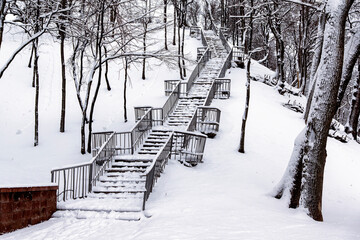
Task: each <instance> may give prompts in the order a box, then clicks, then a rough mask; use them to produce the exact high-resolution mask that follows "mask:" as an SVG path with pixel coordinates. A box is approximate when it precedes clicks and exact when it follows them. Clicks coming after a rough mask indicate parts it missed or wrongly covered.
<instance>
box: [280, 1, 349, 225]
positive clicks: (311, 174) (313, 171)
mask: <svg viewBox="0 0 360 240" xmlns="http://www.w3.org/2000/svg"><path fill="white" fill-rule="evenodd" d="M353 2H354V1H353V0H350V1H349V0H342V1H328V2H326V4H325V8H324V11H325V14H326V15H327V20H326V24H325V32H324V43H323V48H322V55H321V60H320V63H319V66H318V68H317V72H316V74H315V79H314V80H315V84H316V85H315V90H314V96H313V100H312V104H311V107H310V113H309V118H308V121H307V124H306V127H305V128H304V130H303V131H302V132H301V133H300V134H299V135H298V137H297V139H296V140H295V146H294V149H293V153H292V156H291V158H290V161H289V164H288V167H287V169H286V171H285V174H284V176H283V178H282V180H281V181H280V183H279V184H278V186H277V187H276V189H275V193H274V196H275V197H276V198H286V199H287V200H288V204H289V207H291V208H297V207H298V206H302V207H303V208H305V209H306V211H307V214H308V215H309V216H310V217H312V218H313V219H315V220H317V221H322V220H323V216H322V190H323V177H324V167H325V160H326V144H327V135H328V131H329V128H330V123H331V121H332V118H333V116H334V114H335V112H336V99H337V94H338V90H339V86H340V81H341V71H342V66H343V56H344V41H345V40H344V37H345V23H346V18H347V16H348V12H349V9H350V7H351V6H352V4H353Z"/></svg>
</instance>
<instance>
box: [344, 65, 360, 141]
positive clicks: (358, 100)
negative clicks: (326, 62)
mask: <svg viewBox="0 0 360 240" xmlns="http://www.w3.org/2000/svg"><path fill="white" fill-rule="evenodd" d="M359 88H360V58H359V59H358V77H357V81H356V85H355V86H354V90H353V92H352V98H351V107H350V113H349V117H348V120H347V124H346V127H345V132H346V133H347V134H351V135H352V136H353V138H354V139H355V140H356V139H357V135H358V124H359V113H360V89H359Z"/></svg>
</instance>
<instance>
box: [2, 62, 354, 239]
mask: <svg viewBox="0 0 360 240" xmlns="http://www.w3.org/2000/svg"><path fill="white" fill-rule="evenodd" d="M264 71H266V70H264V68H262V67H261V66H259V65H257V64H256V63H254V64H253V72H257V73H259V72H264ZM227 77H230V78H231V80H232V91H231V97H230V99H228V100H215V101H214V102H213V104H212V106H215V107H219V108H220V109H221V111H222V113H221V123H220V132H219V133H218V135H217V136H216V137H215V139H208V141H207V145H206V151H205V157H204V163H202V164H199V165H198V166H196V167H194V168H187V167H184V166H183V165H181V164H180V163H178V162H175V161H170V162H169V164H168V166H167V167H166V169H165V172H164V174H163V175H162V177H161V178H160V179H159V181H158V182H157V184H156V186H155V188H154V191H153V193H152V194H151V195H150V198H149V200H148V202H147V210H146V212H145V215H146V216H147V218H146V217H144V218H142V219H141V220H140V221H139V222H124V221H116V220H111V219H85V220H78V219H51V220H50V221H47V222H44V223H42V224H39V225H36V226H32V227H29V228H26V229H23V230H19V231H16V232H14V233H10V234H6V235H4V236H2V237H0V239H164V240H165V239H166V240H168V239H186V240H189V239H196V240H199V239H219V240H220V239H234V240H237V239H249V240H252V239H274V240H279V239H284V240H285V239H286V240H287V239H317V240H332V239H334V240H335V239H342V240H343V239H346V240H351V239H360V230H359V227H358V223H359V219H360V204H359V202H360V182H359V181H358V172H359V171H360V162H359V160H358V156H359V155H360V147H359V145H358V144H357V143H355V142H354V141H352V142H350V143H347V144H343V143H340V142H338V141H335V140H333V139H329V143H328V158H327V164H326V171H325V182H324V194H323V195H324V197H323V210H324V211H323V214H324V219H325V221H324V222H323V223H319V222H315V221H313V220H312V219H311V218H309V217H308V216H307V215H306V214H305V213H304V212H303V211H301V210H293V209H288V208H286V206H285V202H283V201H279V200H276V199H274V198H272V197H271V196H270V195H269V192H270V191H271V190H272V188H273V187H274V186H275V184H276V183H277V182H278V181H279V180H280V178H281V177H282V174H283V172H284V170H285V168H286V166H287V162H288V160H289V158H290V154H291V151H292V147H293V141H294V139H295V137H296V136H297V134H298V133H299V132H300V131H301V129H302V128H303V127H304V124H303V120H302V119H301V114H298V113H295V112H292V111H290V110H288V109H286V108H284V107H283V106H282V103H285V102H287V101H288V98H287V97H283V96H281V95H279V94H278V93H277V92H276V91H275V90H274V89H273V88H271V87H269V86H267V85H265V84H262V83H260V82H252V83H251V84H252V86H251V94H252V95H251V101H250V110H249V118H248V125H247V132H246V142H245V145H246V148H245V150H246V153H245V154H240V153H238V152H237V147H238V142H239V135H240V122H241V116H242V113H243V108H244V99H245V95H244V94H245V88H244V85H245V71H244V70H241V69H231V74H228V75H227Z"/></svg>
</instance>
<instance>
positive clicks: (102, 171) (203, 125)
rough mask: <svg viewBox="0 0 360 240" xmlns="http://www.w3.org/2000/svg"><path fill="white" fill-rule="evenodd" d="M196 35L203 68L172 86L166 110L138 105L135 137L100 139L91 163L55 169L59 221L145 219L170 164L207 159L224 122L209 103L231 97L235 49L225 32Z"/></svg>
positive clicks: (198, 31) (193, 31)
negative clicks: (208, 147) (150, 199)
mask: <svg viewBox="0 0 360 240" xmlns="http://www.w3.org/2000/svg"><path fill="white" fill-rule="evenodd" d="M190 34H191V35H192V36H194V37H197V38H201V40H202V43H203V45H204V47H203V48H200V49H198V63H197V66H196V67H195V69H194V71H193V72H192V74H191V75H190V77H189V78H188V80H187V81H179V80H166V81H165V92H166V95H168V99H167V101H166V102H165V104H164V105H163V107H161V108H153V107H136V108H135V119H137V122H136V124H135V126H134V127H133V128H132V129H131V131H129V132H100V133H94V134H93V139H92V143H93V148H92V149H93V159H92V160H91V162H90V163H88V164H82V165H76V166H71V167H66V168H61V169H56V170H53V171H52V182H54V183H57V184H58V186H59V190H58V200H59V203H58V210H57V212H55V213H54V215H53V217H75V218H94V217H96V218H112V219H119V220H139V219H140V218H141V217H142V216H143V210H144V209H145V203H146V200H147V199H148V197H149V195H150V193H151V191H152V189H153V187H154V184H155V182H156V180H157V178H158V177H160V175H161V173H162V172H163V171H164V168H165V165H166V164H167V161H168V160H169V159H174V160H178V161H179V162H181V163H183V164H184V165H185V166H195V165H197V164H198V163H199V162H201V161H202V157H203V152H204V147H205V143H206V138H207V136H208V137H213V136H215V134H216V132H217V131H218V129H219V122H220V110H219V109H217V108H212V107H209V105H210V104H211V102H212V100H213V99H214V98H225V99H226V98H228V97H229V96H230V80H229V79H224V78H222V77H224V75H225V71H226V70H227V69H228V68H229V67H230V63H231V60H232V57H233V51H232V48H231V47H230V46H229V45H228V43H227V41H226V40H225V37H224V35H223V33H222V31H221V30H220V31H219V32H218V35H216V34H215V33H214V32H213V31H206V32H205V31H202V30H201V29H200V28H191V29H190Z"/></svg>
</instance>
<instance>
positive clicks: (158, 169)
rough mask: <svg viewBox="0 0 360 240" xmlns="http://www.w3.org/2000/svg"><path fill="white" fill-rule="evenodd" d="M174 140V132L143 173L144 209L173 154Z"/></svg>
mask: <svg viewBox="0 0 360 240" xmlns="http://www.w3.org/2000/svg"><path fill="white" fill-rule="evenodd" d="M172 140H173V134H171V135H170V136H169V138H168V140H167V141H166V143H165V144H164V146H163V147H162V148H161V149H160V151H159V152H158V153H157V154H156V156H155V158H154V159H155V160H154V161H153V162H152V163H151V165H150V166H149V167H148V168H147V169H146V171H145V172H144V173H143V174H142V176H145V177H146V182H145V189H146V191H145V192H144V198H143V210H145V203H146V201H147V199H148V198H149V196H150V193H151V192H152V189H153V187H154V184H155V182H156V181H157V179H158V178H159V177H160V174H161V173H162V172H163V170H164V168H165V165H166V164H167V162H168V160H169V159H170V156H171V148H172Z"/></svg>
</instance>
